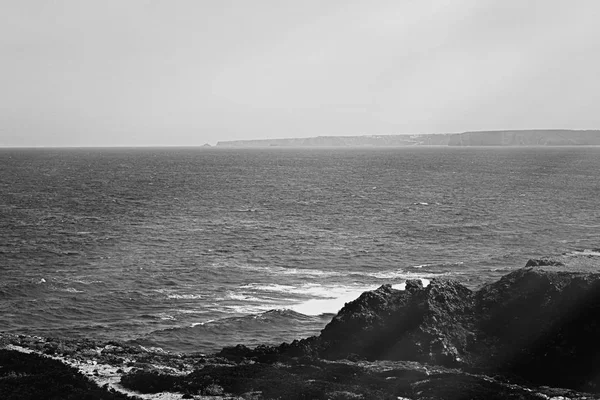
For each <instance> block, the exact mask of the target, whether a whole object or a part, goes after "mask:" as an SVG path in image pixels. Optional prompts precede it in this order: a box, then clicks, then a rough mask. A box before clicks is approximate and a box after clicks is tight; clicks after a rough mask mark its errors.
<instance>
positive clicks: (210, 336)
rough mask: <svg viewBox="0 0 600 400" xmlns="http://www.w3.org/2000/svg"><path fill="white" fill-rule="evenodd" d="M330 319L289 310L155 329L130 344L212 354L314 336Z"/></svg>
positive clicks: (329, 315) (269, 311)
mask: <svg viewBox="0 0 600 400" xmlns="http://www.w3.org/2000/svg"><path fill="white" fill-rule="evenodd" d="M331 318H332V315H331V314H323V315H319V316H310V315H304V314H302V313H299V312H296V311H293V310H289V309H271V310H267V311H265V312H262V313H254V314H249V315H244V316H239V317H228V318H221V319H209V320H206V321H202V322H193V323H190V324H189V325H185V326H176V327H169V328H165V329H158V330H155V331H152V332H150V333H148V334H146V335H144V336H143V337H140V338H138V339H136V340H134V341H132V342H133V343H136V344H140V345H144V346H155V347H161V348H163V349H165V350H171V351H187V352H214V351H218V350H220V349H221V348H223V347H225V346H233V345H236V344H239V343H244V344H246V345H248V346H256V345H259V344H280V343H282V342H290V341H292V340H294V339H301V338H305V337H309V336H312V335H316V334H318V333H319V332H320V330H321V329H323V327H324V326H325V325H326V324H327V323H328V322H329V321H330V320H331Z"/></svg>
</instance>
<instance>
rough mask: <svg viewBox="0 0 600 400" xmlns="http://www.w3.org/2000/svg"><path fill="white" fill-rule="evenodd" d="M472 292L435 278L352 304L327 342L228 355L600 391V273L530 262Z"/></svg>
mask: <svg viewBox="0 0 600 400" xmlns="http://www.w3.org/2000/svg"><path fill="white" fill-rule="evenodd" d="M528 265H537V266H533V267H532V266H530V267H526V268H523V269H519V270H516V271H514V272H512V273H510V274H508V275H506V276H504V277H503V278H502V279H500V280H499V281H497V282H494V283H492V284H489V285H486V286H484V287H483V288H481V289H480V290H478V291H476V292H473V291H471V290H470V289H468V288H467V287H465V286H463V285H462V284H460V283H459V282H457V281H453V280H443V279H434V280H432V281H431V283H430V285H429V286H427V287H423V286H422V285H421V284H420V281H408V282H407V284H406V290H404V291H400V290H395V289H393V288H392V287H391V286H390V285H384V286H381V287H380V288H379V289H377V290H374V291H371V292H365V293H363V294H362V295H361V296H360V297H359V298H357V299H356V300H354V301H352V302H349V303H347V304H346V305H345V306H344V307H343V308H342V309H341V310H340V312H339V313H338V314H337V315H336V316H335V317H334V318H333V320H332V321H331V322H330V323H329V324H328V325H327V326H326V327H325V328H324V329H323V330H322V332H321V335H320V336H318V337H312V338H309V339H305V340H300V341H294V342H292V343H291V344H283V345H281V346H279V347H268V346H259V347H258V348H257V349H254V350H252V349H248V348H246V347H243V346H242V347H241V348H229V349H224V350H223V351H222V352H221V353H220V354H221V355H222V356H225V357H231V356H232V355H234V354H238V355H239V356H243V357H245V358H252V357H254V358H255V359H256V360H258V361H261V360H262V361H268V360H275V359H277V360H279V359H281V357H283V358H286V357H288V358H291V357H310V358H324V359H329V360H341V359H349V360H367V361H374V360H394V361H398V360H404V361H416V362H419V363H425V364H429V365H440V366H444V367H452V368H456V367H458V368H462V369H464V370H467V371H479V372H483V373H489V374H502V375H504V376H511V377H517V378H518V379H523V380H524V381H528V382H533V383H535V384H542V385H552V386H560V387H568V388H572V389H577V390H585V391H600V370H599V369H598V367H597V366H598V365H600V341H598V337H600V274H599V273H589V272H568V271H561V270H559V268H563V269H564V265H563V264H562V263H561V262H556V261H552V260H534V261H530V262H529V263H528Z"/></svg>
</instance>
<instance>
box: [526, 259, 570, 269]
mask: <svg viewBox="0 0 600 400" xmlns="http://www.w3.org/2000/svg"><path fill="white" fill-rule="evenodd" d="M544 266H559V267H564V266H565V264H564V263H562V262H561V261H558V260H552V259H548V258H540V259H534V258H531V259H529V261H527V264H525V268H529V267H544Z"/></svg>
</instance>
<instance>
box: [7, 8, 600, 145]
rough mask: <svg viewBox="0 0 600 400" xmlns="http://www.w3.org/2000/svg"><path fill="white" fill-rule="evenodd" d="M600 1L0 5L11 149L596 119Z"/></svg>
mask: <svg viewBox="0 0 600 400" xmlns="http://www.w3.org/2000/svg"><path fill="white" fill-rule="evenodd" d="M599 20H600V1H597V0H564V1H559V0H449V1H442V0H389V1H387V0H380V1H378V0H364V1H351V0H344V1H341V0H340V1H337V0H293V1H288V0H236V1H234V0H230V1H229V0H189V1H188V0H110V1H107V0H102V1H100V0H95V1H87V0H63V1H60V0H56V1H52V0H0V146H95V145H101V146H106V145H120V146H131V145H201V144H204V143H207V142H208V143H211V144H214V143H216V142H217V141H219V140H236V139H260V138H283V137H307V136H318V135H360V134H397V133H442V132H462V131H468V130H495V129H530V128H572V129H599V128H600V112H598V110H599V108H598V107H600V73H599V72H598V71H600V23H598V21H599Z"/></svg>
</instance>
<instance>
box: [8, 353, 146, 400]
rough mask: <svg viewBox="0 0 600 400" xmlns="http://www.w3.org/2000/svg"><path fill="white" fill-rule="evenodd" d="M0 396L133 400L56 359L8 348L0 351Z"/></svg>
mask: <svg viewBox="0 0 600 400" xmlns="http://www.w3.org/2000/svg"><path fill="white" fill-rule="evenodd" d="M0 398H1V399H3V400H13V399H14V400H17V399H18V400H24V399H32V400H33V399H36V400H37V399H73V400H75V399H89V400H96V399H98V400H100V399H106V400H124V399H134V398H132V397H129V396H127V395H124V394H121V393H115V392H112V391H109V390H107V389H106V388H101V387H99V386H98V385H96V384H94V383H92V382H91V381H90V380H88V379H87V378H86V377H85V376H83V374H81V373H80V372H78V371H77V370H76V369H75V368H72V367H69V366H67V365H65V364H63V363H61V362H60V361H56V360H52V359H50V358H48V357H44V356H40V355H37V354H25V353H21V352H17V351H12V350H0Z"/></svg>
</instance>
